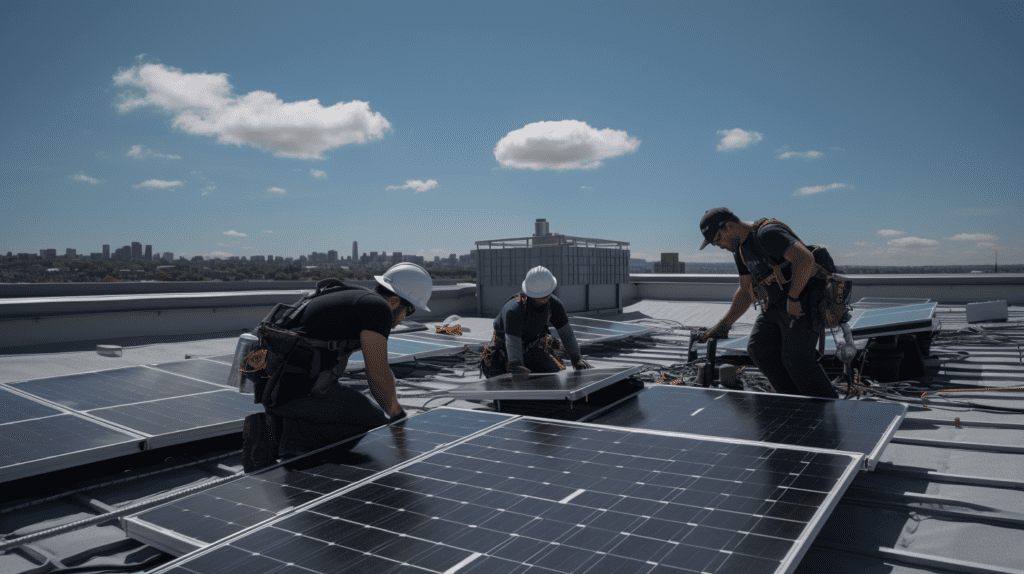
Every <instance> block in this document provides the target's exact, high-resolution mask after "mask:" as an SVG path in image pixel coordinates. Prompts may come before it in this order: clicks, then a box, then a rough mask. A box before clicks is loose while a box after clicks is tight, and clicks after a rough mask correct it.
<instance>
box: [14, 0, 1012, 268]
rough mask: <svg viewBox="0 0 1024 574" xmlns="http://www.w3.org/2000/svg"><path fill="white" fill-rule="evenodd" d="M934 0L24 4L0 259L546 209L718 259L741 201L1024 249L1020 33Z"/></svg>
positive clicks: (761, 208)
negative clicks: (711, 220)
mask: <svg viewBox="0 0 1024 574" xmlns="http://www.w3.org/2000/svg"><path fill="white" fill-rule="evenodd" d="M926 6H927V9H924V5H921V4H916V3H897V4H892V3H886V2H881V1H871V2H863V3H856V4H849V3H839V4H833V3H827V4H821V3H815V2H786V3H773V4H768V3H760V2H736V3H678V2H646V3H621V4H619V3H607V4H602V3H598V4H594V5H593V6H592V7H593V9H592V10H586V11H580V10H578V9H577V7H574V6H572V5H563V4H553V5H552V4H549V3H541V2H516V3H512V4H508V5H497V4H491V3H470V2H452V3H449V4H442V5H440V6H425V5H422V4H418V3H412V2H384V3H383V4H381V3H377V4H373V5H348V4H337V3H329V2H310V3H304V4H302V5H300V6H285V5H281V4H275V3H259V2H257V3H256V5H255V6H254V5H252V4H250V3H246V4H242V3H240V2H233V1H225V2H219V3H215V4H213V5H210V6H206V7H204V9H203V10H202V13H201V14H200V13H199V12H196V11H194V10H189V9H186V7H185V5H181V4H175V3H161V4H137V3H130V2H121V1H110V0H108V1H98V2H90V3H63V4H56V5H47V4H39V3H7V4H4V5H3V6H2V7H0V10H2V12H0V15H2V16H3V18H4V20H5V21H6V22H9V23H10V24H11V25H10V27H9V28H10V30H9V33H8V34H5V36H4V38H3V39H2V40H0V42H3V44H2V45H3V49H4V58H3V60H2V62H3V63H2V66H3V68H2V70H3V71H4V73H5V74H4V75H5V77H8V78H11V79H12V83H11V86H12V89H9V90H6V91H5V93H4V96H3V105H4V109H5V114H4V115H3V117H2V119H0V145H2V148H0V150H2V153H0V175H2V177H0V196H2V197H3V198H4V206H5V213H8V214H13V217H8V218H6V219H7V220H8V221H6V222H5V225H4V226H3V227H2V230H0V253H6V252H8V251H10V252H13V253H18V252H28V253H35V252H38V250H39V249H44V248H57V249H59V250H60V251H63V250H64V249H66V248H68V247H71V248H74V249H77V250H79V251H81V252H83V253H89V252H92V250H93V249H94V248H95V247H91V246H100V245H102V244H103V243H109V244H111V245H114V243H117V244H118V246H120V245H124V244H128V245H130V244H131V242H132V241H134V240H136V239H138V238H141V237H146V238H147V239H148V241H149V243H150V244H152V245H153V246H154V247H156V248H159V249H160V250H161V251H165V250H167V247H168V246H173V250H172V251H173V252H174V253H175V255H176V256H177V255H179V254H180V255H184V256H186V257H191V256H194V255H203V256H204V257H207V258H209V257H223V258H228V257H232V256H238V257H241V256H246V257H248V256H250V255H259V254H264V255H266V254H271V253H273V254H278V253H280V254H284V253H290V254H292V256H295V257H297V255H298V254H300V253H310V252H313V251H316V252H326V251H327V250H328V249H335V250H337V251H338V252H339V253H348V252H349V251H350V249H348V246H349V245H350V244H351V242H353V241H357V242H358V243H359V252H360V253H369V252H371V251H383V250H384V249H388V250H394V251H398V252H402V253H403V254H409V255H417V256H422V257H424V258H425V259H426V260H433V257H434V256H439V257H441V258H444V257H447V256H448V255H449V254H451V253H458V254H464V253H468V252H470V251H471V250H472V249H474V247H475V245H474V242H475V241H484V240H490V239H498V238H506V237H525V236H529V235H531V233H532V224H533V221H534V220H535V219H536V218H546V219H547V220H548V221H549V222H550V224H551V231H552V232H556V233H562V234H565V235H571V236H578V237H592V238H600V239H607V240H613V241H624V242H628V243H630V250H631V255H632V256H633V257H634V258H639V259H644V260H646V261H657V260H659V258H660V254H661V253H678V254H679V260H680V261H686V262H696V263H702V262H705V263H712V262H727V261H730V260H731V259H732V256H731V254H728V253H726V252H724V251H721V250H719V249H714V248H710V249H705V250H704V251H698V249H697V248H698V247H699V245H700V242H701V239H702V238H701V236H700V233H699V230H698V229H697V225H698V222H699V220H700V216H701V215H702V214H703V212H704V210H706V209H708V208H711V207H716V206H720V205H725V206H728V207H730V208H731V209H732V210H733V211H734V212H736V214H737V215H738V216H739V217H740V218H741V219H743V220H746V221H753V220H755V219H758V218H760V217H775V218H778V219H781V220H783V221H785V222H786V223H787V224H789V225H790V226H791V227H793V228H794V229H795V230H796V231H797V233H798V234H799V235H800V236H801V237H802V238H803V239H805V240H807V241H808V242H809V243H815V244H819V245H826V246H828V247H829V249H830V251H831V252H832V254H833V257H834V258H835V260H836V262H837V264H839V265H879V266H920V265H964V264H986V263H989V262H991V261H992V260H993V258H994V256H995V253H996V252H998V253H999V260H1000V263H1001V264H1002V263H1005V264H1007V265H1013V264H1021V263H1024V234H1022V233H1021V232H1020V226H1019V222H1020V221H1021V220H1024V185H1022V183H1024V180H1022V177H1024V176H1022V174H1021V172H1020V169H1019V159H1020V157H1021V156H1022V155H1024V153H1022V152H1024V143H1022V142H1021V141H1020V138H1018V137H1016V134H1017V133H1019V132H1020V131H1021V130H1020V128H1021V127H1024V110H1022V108H1021V106H1020V105H1019V101H1021V99H1024V98H1022V95H1024V61H1022V59H1021V58H1020V54H1021V53H1022V52H1024V33H1022V31H1021V28H1020V26H1019V25H1018V24H1015V23H1014V21H1013V20H1012V19H1011V18H1009V17H1008V16H1007V15H1006V13H1005V10H1002V11H1001V10H1000V8H999V4H998V3H997V2H973V3H962V2H947V1H936V2H930V3H928V4H927V5H926ZM738 7H742V9H739V10H738V9H737V8H738ZM54 14H57V15H59V16H60V17H57V18H55V17H52V16H53V15H54ZM350 22H359V23H360V25H359V26H358V27H357V29H350V28H349V27H348V25H347V24H346V23H350ZM253 30H261V31H264V32H266V34H262V33H259V34H254V33H252V31H253ZM110 38H117V39H118V41H117V42H111V41H109V40H110ZM182 38H188V41H182ZM225 46H229V48H227V49H225V48H224V47H225ZM115 238H119V239H118V241H116V242H114V239H115ZM112 242H114V243H112ZM389 253H390V251H389Z"/></svg>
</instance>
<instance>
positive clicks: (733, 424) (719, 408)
mask: <svg viewBox="0 0 1024 574" xmlns="http://www.w3.org/2000/svg"><path fill="white" fill-rule="evenodd" d="M906 413H907V405H905V404H903V403H876V402H871V401H848V400H835V399H821V398H812V397H800V396H792V395H780V394H775V393H752V392H745V391H727V390H718V389H703V388H700V389H698V388H694V387H680V386H672V385H655V386H652V387H648V388H646V389H644V390H643V391H642V392H641V393H639V394H638V395H637V396H636V397H635V398H632V399H629V400H627V401H625V402H623V403H622V404H620V405H617V406H615V407H613V408H610V409H608V410H606V411H604V412H598V413H595V414H593V415H591V416H590V417H589V418H587V419H585V420H588V421H590V422H594V423H597V424H605V425H615V426H619V427H628V428H643V429H650V430H658V431H669V432H679V433H690V434H697V435H702V436H715V437H723V438H734V439H743V440H751V441H758V442H769V443H779V444H788V445H797V446H809V447H815V448H823V449H832V450H843V451H850V452H859V453H862V454H864V455H865V459H864V464H865V468H866V469H867V470H871V469H874V467H875V465H876V464H877V463H878V459H879V457H880V456H881V455H882V451H883V450H885V447H886V445H888V444H889V440H890V439H892V436H893V434H894V433H895V432H896V429H898V428H899V426H900V424H901V423H902V422H903V417H904V416H905V415H906Z"/></svg>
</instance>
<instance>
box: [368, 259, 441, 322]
mask: <svg viewBox="0 0 1024 574" xmlns="http://www.w3.org/2000/svg"><path fill="white" fill-rule="evenodd" d="M373 278H374V279H376V280H377V283H380V284H381V285H383V286H384V287H386V288H388V289H390V290H391V291H392V292H393V293H394V294H395V295H398V296H399V297H401V298H402V299H405V300H406V301H408V302H410V303H412V304H413V306H414V307H416V310H417V311H426V312H428V313H429V312H430V308H429V307H427V301H430V291H431V290H432V289H433V288H434V281H433V280H431V279H430V274H429V273H427V270H426V269H424V268H422V267H420V266H419V265H416V264H415V263H399V264H398V265H394V266H392V267H391V269H388V270H387V271H385V272H384V274H383V275H374V276H373Z"/></svg>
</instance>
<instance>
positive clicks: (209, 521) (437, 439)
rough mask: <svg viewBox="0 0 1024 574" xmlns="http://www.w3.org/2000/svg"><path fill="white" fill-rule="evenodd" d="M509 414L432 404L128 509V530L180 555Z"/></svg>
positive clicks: (385, 468)
mask: <svg viewBox="0 0 1024 574" xmlns="http://www.w3.org/2000/svg"><path fill="white" fill-rule="evenodd" d="M509 418H510V417H509V415H502V414H497V413H491V412H487V411H464V410H456V409H449V408H444V407H442V408H438V409H434V410H432V411H430V412H427V413H424V414H420V415H416V416H413V417H410V418H409V420H408V421H407V422H406V423H405V424H404V425H401V426H395V427H383V428H379V429H376V430H372V431H370V432H369V433H367V434H366V435H364V436H362V437H361V438H357V439H353V440H351V441H348V442H346V443H342V444H341V445H339V446H336V447H330V448H327V449H322V450H319V451H316V452H313V453H310V454H307V455H304V456H302V457H299V458H295V459H291V460H289V461H286V462H285V463H283V464H281V465H278V466H275V467H272V468H269V469H266V470H263V471H261V472H258V473H254V474H248V475H245V476H243V477H241V478H239V479H238V480H235V481H232V482H228V483H225V484H221V485H219V486H216V487H214V488H211V489H209V490H204V491H202V492H199V493H196V494H193V495H191V496H188V497H185V498H181V499H179V500H176V501H174V502H171V503H169V504H165V505H163V506H159V507H157V508H153V509H150V510H146V511H144V512H142V513H140V514H136V515H134V516H130V517H128V518H125V519H124V526H125V530H126V532H128V534H129V535H130V536H132V537H133V538H136V539H138V540H140V541H143V542H145V543H146V544H150V545H152V546H155V547H157V548H159V549H161V550H163V551H165V552H168V553H170V554H174V555H175V556H180V555H182V554H185V553H187V552H191V551H193V550H197V549H199V548H202V547H204V546H206V545H208V544H211V543H213V542H216V541H217V540H220V539H221V538H224V537H225V536H229V535H232V534H237V533H239V532H241V531H242V530H244V529H246V528H248V527H250V526H253V525H255V524H258V523H260V522H263V521H265V520H267V519H270V518H273V517H275V516H277V514H278V513H280V512H281V511H284V510H285V509H288V508H291V507H297V506H299V505H300V504H303V503H306V502H309V501H310V500H313V499H315V498H318V497H319V496H322V495H325V494H329V493H332V492H335V491H338V490H340V489H343V488H346V487H348V486H350V485H352V484H353V483H356V482H359V481H361V480H364V479H366V478H368V477H370V476H372V475H374V474H375V473H378V472H380V471H383V470H387V469H389V468H392V467H394V466H396V465H399V464H402V463H404V462H406V461H408V460H411V459H413V458H415V457H417V456H420V455H422V454H424V453H427V452H430V451H431V450H433V449H435V448H437V447H438V446H440V445H442V444H446V443H450V442H453V441H456V440H459V439H462V438H464V437H466V436H469V435H472V434H473V433H476V432H479V431H480V430H483V429H485V428H487V427H489V426H491V425H494V424H496V423H500V422H504V421H505V420H508V419H509Z"/></svg>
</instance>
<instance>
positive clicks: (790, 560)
mask: <svg viewBox="0 0 1024 574" xmlns="http://www.w3.org/2000/svg"><path fill="white" fill-rule="evenodd" d="M455 410H461V409H455ZM516 420H532V421H536V422H540V423H544V424H556V425H567V426H578V427H583V428H599V429H615V430H620V431H623V432H628V433H641V434H650V435H656V436H674V437H675V436H678V437H681V438H690V439H695V440H702V441H709V442H719V443H727V444H742V445H751V446H762V447H768V448H772V447H773V445H767V444H765V443H759V442H753V441H746V440H737V439H725V438H717V437H704V436H699V435H681V434H675V433H673V434H668V433H663V432H660V431H651V430H648V429H629V428H622V427H612V426H607V425H594V424H589V423H582V422H575V421H561V420H559V421H553V420H551V419H546V418H540V417H532V416H513V417H511V418H509V419H508V420H506V421H502V422H500V423H497V424H495V425H492V426H490V427H488V428H487V429H484V430H481V431H479V432H476V433H473V434H472V435H469V436H467V437H465V438H464V439H462V440H459V441H455V442H451V443H448V444H446V445H444V446H442V447H439V448H437V449H435V450H432V451H430V452H429V453H425V454H424V455H422V457H417V458H416V459H415V460H410V461H408V463H407V464H406V463H403V464H401V465H398V466H395V467H392V468H389V469H387V470H385V471H382V472H380V473H377V474H375V475H373V476H371V477H368V478H366V479H365V480H363V481H360V482H359V483H358V486H357V485H355V484H353V485H350V486H351V488H349V487H346V488H345V489H343V490H339V491H337V492H333V493H331V494H328V495H325V496H322V497H320V498H317V499H315V500H312V501H310V502H308V503H306V504H304V505H302V506H300V507H296V508H295V509H292V510H291V511H290V512H283V513H280V514H279V515H278V516H276V517H274V518H271V519H268V520H266V521H264V522H262V523H260V524H258V525H255V526H252V527H250V528H247V529H245V530H244V531H242V532H239V533H236V534H234V535H232V536H228V537H225V538H223V539H221V540H219V541H217V542H216V543H214V544H210V545H208V546H206V547H205V548H203V549H201V550H198V551H196V552H194V553H191V554H188V555H186V556H181V557H179V558H178V559H176V560H172V561H171V562H168V563H166V564H164V565H162V566H160V567H158V568H157V569H155V570H153V571H152V572H151V573H150V574H165V573H167V572H169V571H171V570H173V569H175V568H177V567H178V566H184V565H187V562H188V561H189V560H192V559H195V558H198V557H200V556H203V555H206V554H208V553H210V552H213V551H214V550H216V549H217V548H219V547H222V546H223V545H226V544H230V543H231V542H234V541H235V540H238V539H240V538H242V537H244V536H246V535H247V534H249V533H250V532H252V531H255V530H257V529H260V528H266V527H269V526H271V525H273V524H276V523H278V522H280V521H282V520H285V519H287V518H288V517H290V516H292V515H294V514H296V513H297V512H299V511H300V510H305V509H306V508H309V507H312V506H314V505H319V504H323V503H326V502H328V501H330V500H334V499H336V498H338V497H340V496H343V495H344V494H346V493H348V492H350V491H352V490H355V489H356V488H359V487H361V486H364V485H365V484H367V483H370V482H372V481H374V480H378V479H380V478H382V477H384V476H387V475H389V474H392V473H395V472H398V471H400V470H402V469H403V468H405V467H407V466H410V465H412V464H414V463H415V462H419V461H420V460H422V459H427V458H429V457H430V456H433V455H435V454H437V453H439V452H443V451H445V450H448V449H449V448H452V447H454V446H456V445H458V444H461V443H463V442H466V441H469V440H471V439H472V438H475V437H476V436H478V435H481V434H486V433H487V432H490V431H492V430H494V429H496V428H500V427H503V426H506V425H509V424H511V423H513V422H514V421H516ZM775 448H782V449H784V450H789V451H801V452H820V453H824V454H829V455H836V456H845V457H849V459H850V460H849V463H848V464H847V466H846V469H845V470H844V471H843V474H842V476H841V477H840V480H839V481H838V482H837V484H836V486H835V487H834V488H833V489H832V490H831V491H830V492H829V493H828V495H827V496H826V498H825V500H823V501H822V503H821V505H819V506H818V507H817V510H816V511H815V513H814V515H813V516H812V517H811V519H810V520H809V521H808V522H807V527H806V528H805V529H804V531H803V532H802V533H801V535H800V536H799V537H798V538H797V539H796V540H794V541H793V544H792V546H791V548H790V550H789V551H788V552H787V554H786V556H785V557H784V558H783V559H782V561H781V563H780V565H779V567H778V568H777V569H776V571H775V573H774V574H792V572H793V571H794V570H795V569H796V567H797V566H798V565H799V564H800V561H801V560H802V559H803V556H804V554H806V552H807V550H808V548H810V545H811V542H813V541H814V539H815V538H816V537H817V535H818V533H819V532H820V531H821V528H822V526H823V525H824V524H825V521H826V520H827V519H828V517H829V516H830V515H831V513H832V511H833V510H834V509H835V507H836V505H837V504H838V502H839V499H840V498H842V495H843V494H844V493H845V492H846V490H847V488H849V486H850V484H851V483H852V482H853V479H854V477H855V476H856V474H857V472H856V471H857V468H858V467H859V466H860V464H861V459H862V458H863V456H864V455H862V454H860V453H853V452H845V451H833V450H826V449H818V448H811V447H798V446H791V445H779V446H778V447H775ZM185 567H187V566H185ZM449 571H450V572H454V571H455V568H454V567H453V568H452V569H450V570H449Z"/></svg>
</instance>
